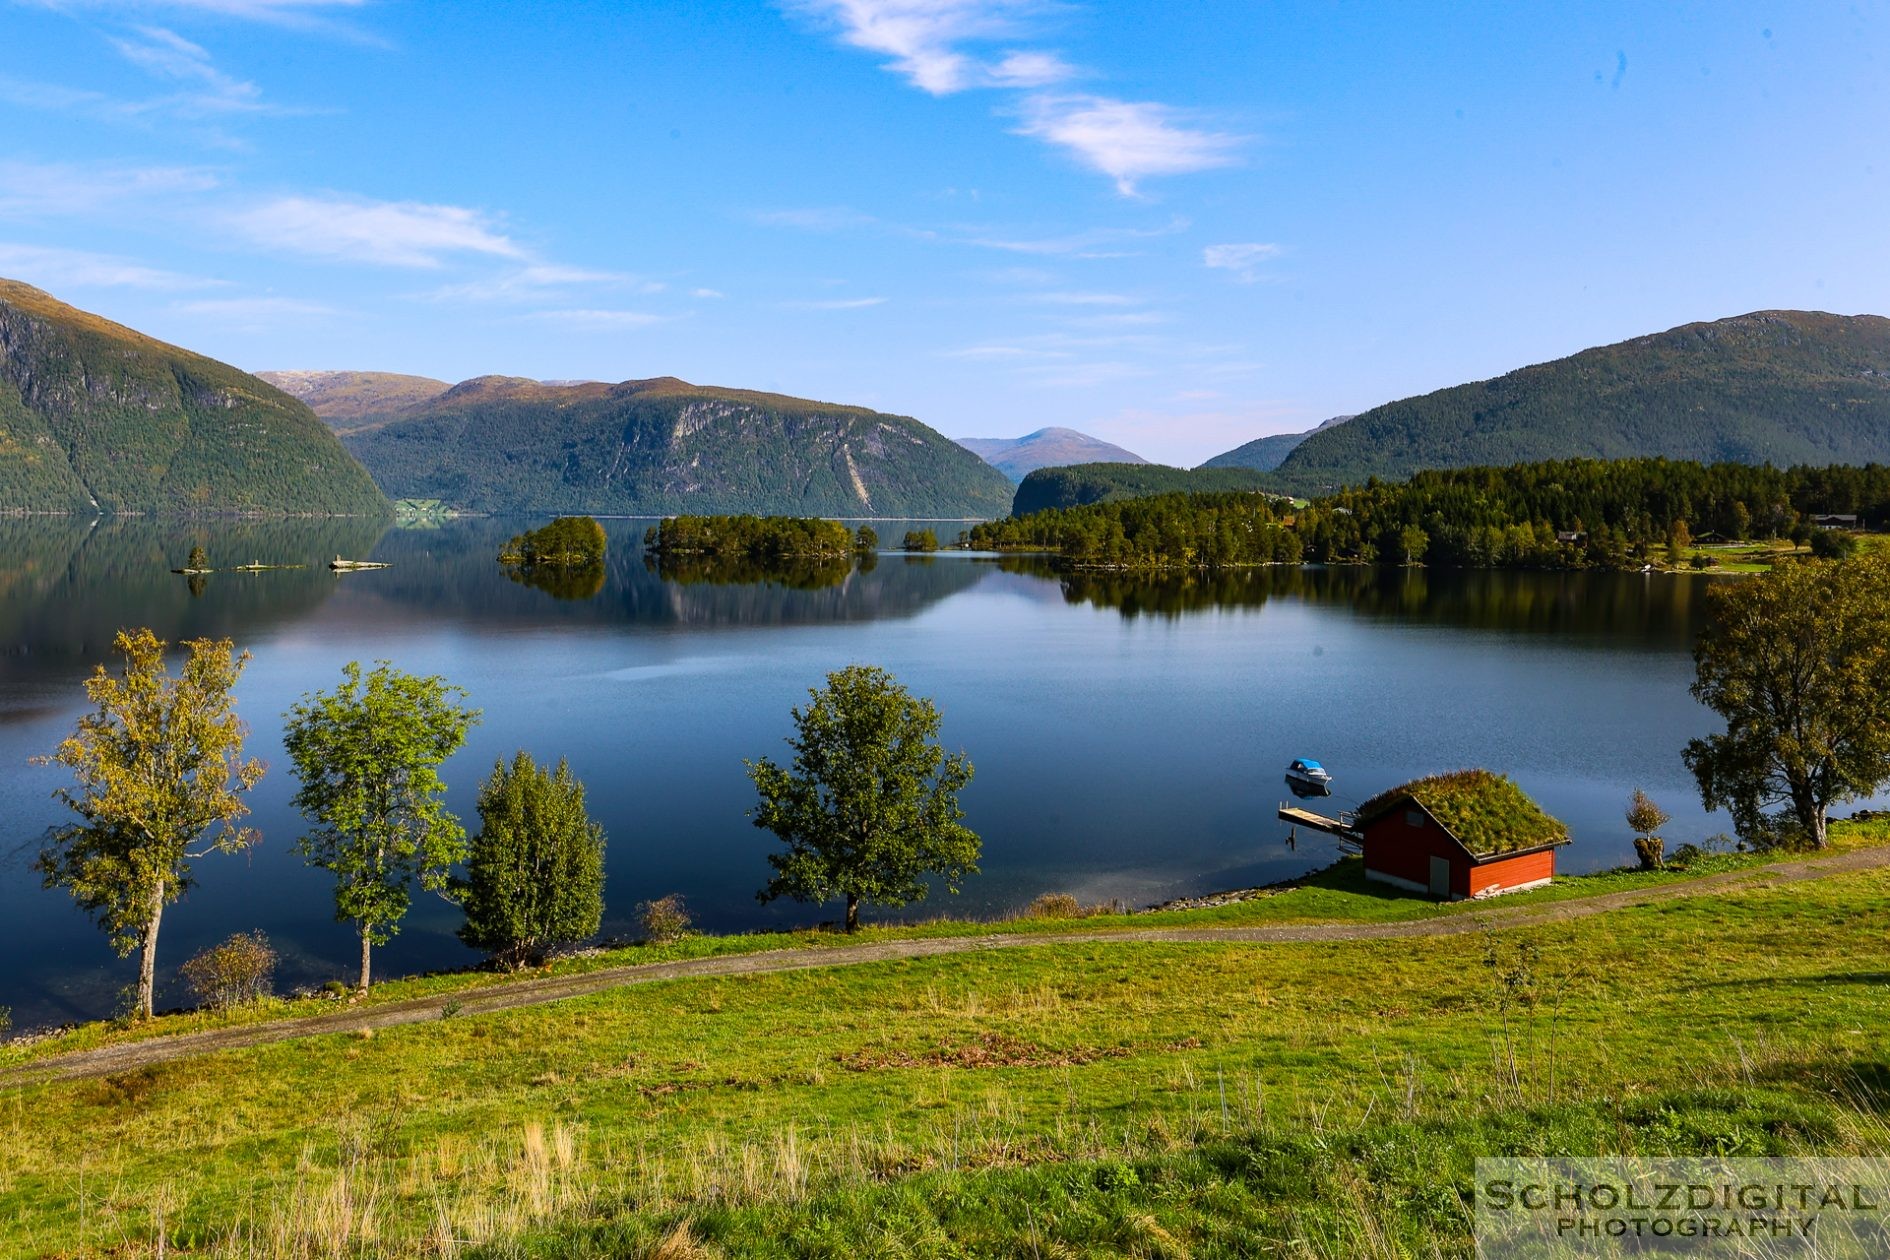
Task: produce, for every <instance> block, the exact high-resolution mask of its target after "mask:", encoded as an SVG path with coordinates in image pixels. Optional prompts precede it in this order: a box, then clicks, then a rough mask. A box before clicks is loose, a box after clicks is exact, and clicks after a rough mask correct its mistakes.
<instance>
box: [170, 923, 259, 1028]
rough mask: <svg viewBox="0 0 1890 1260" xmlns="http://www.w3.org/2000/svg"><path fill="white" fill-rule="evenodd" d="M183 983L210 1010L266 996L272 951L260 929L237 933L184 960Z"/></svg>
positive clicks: (227, 1007)
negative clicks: (186, 960)
mask: <svg viewBox="0 0 1890 1260" xmlns="http://www.w3.org/2000/svg"><path fill="white" fill-rule="evenodd" d="M179 970H180V971H182V972H183V975H184V983H186V984H188V985H189V986H190V991H191V992H192V993H195V994H196V995H197V999H198V1000H199V1001H200V1002H202V1003H204V1004H205V1005H206V1006H209V1007H210V1008H211V1009H212V1010H219V1011H225V1010H229V1009H230V1008H231V1007H233V1006H241V1005H244V1004H245V1003H249V1002H255V1001H259V1000H261V999H262V998H265V997H268V996H269V988H270V986H269V982H270V981H271V980H272V979H273V978H274V977H275V974H276V951H275V950H273V949H271V948H270V947H269V938H268V937H266V936H264V935H263V934H262V933H261V932H251V933H249V934H247V935H245V934H244V933H241V932H238V933H237V934H236V935H235V936H232V937H231V938H230V939H229V940H227V941H224V942H223V943H222V944H221V945H212V946H211V947H210V948H209V949H206V950H204V951H203V952H202V953H201V954H198V955H197V956H196V957H195V958H192V959H191V960H190V961H189V962H187V963H185V964H184V965H183V966H182V967H181V968H179Z"/></svg>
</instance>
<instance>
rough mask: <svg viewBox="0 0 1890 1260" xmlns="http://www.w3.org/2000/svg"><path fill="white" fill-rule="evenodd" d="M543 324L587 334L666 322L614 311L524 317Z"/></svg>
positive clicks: (656, 317)
mask: <svg viewBox="0 0 1890 1260" xmlns="http://www.w3.org/2000/svg"><path fill="white" fill-rule="evenodd" d="M526 318H527V319H530V320H535V321H537V322H539V323H544V324H561V325H563V326H564V327H566V328H575V329H579V330H582V331H588V332H604V331H610V330H613V329H624V328H648V327H650V326H651V325H653V324H662V323H666V322H668V320H669V319H670V318H671V317H670V316H667V315H653V314H651V313H650V312H648V311H614V310H559V311H533V312H532V313H531V314H530V315H527V316H526Z"/></svg>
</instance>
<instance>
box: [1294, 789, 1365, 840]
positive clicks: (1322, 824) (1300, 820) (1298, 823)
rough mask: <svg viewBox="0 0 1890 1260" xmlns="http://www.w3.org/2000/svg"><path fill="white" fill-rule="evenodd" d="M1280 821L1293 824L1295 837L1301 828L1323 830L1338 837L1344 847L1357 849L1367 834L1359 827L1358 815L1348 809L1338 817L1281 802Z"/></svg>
mask: <svg viewBox="0 0 1890 1260" xmlns="http://www.w3.org/2000/svg"><path fill="white" fill-rule="evenodd" d="M1280 821H1281V822H1285V823H1291V824H1292V825H1293V838H1294V839H1297V838H1298V834H1299V829H1300V828H1301V827H1305V828H1306V829H1307V830H1309V831H1323V832H1324V833H1326V834H1327V835H1329V836H1332V837H1334V838H1336V839H1337V840H1338V842H1339V847H1340V848H1342V849H1347V850H1352V851H1356V850H1357V849H1358V848H1359V847H1360V846H1361V845H1363V844H1364V843H1365V835H1364V833H1363V832H1361V831H1360V830H1359V829H1358V826H1357V823H1358V817H1357V815H1355V814H1352V813H1350V812H1347V811H1343V810H1342V811H1340V813H1339V816H1338V817H1337V818H1328V817H1326V816H1325V815H1324V814H1315V813H1313V811H1311V810H1310V809H1301V808H1300V807H1299V806H1297V805H1288V804H1286V803H1285V802H1284V801H1282V802H1281V803H1280Z"/></svg>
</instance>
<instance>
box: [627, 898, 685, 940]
mask: <svg viewBox="0 0 1890 1260" xmlns="http://www.w3.org/2000/svg"><path fill="white" fill-rule="evenodd" d="M637 918H638V919H639V920H641V921H642V923H643V939H644V941H645V942H647V943H648V944H651V945H664V944H667V943H668V942H670V941H679V940H681V939H682V938H683V937H685V936H687V935H689V922H690V920H689V911H688V909H687V908H686V907H685V906H684V905H683V899H682V894H681V893H670V894H668V895H667V896H663V897H658V898H657V899H656V900H655V901H646V902H643V903H642V904H641V905H639V906H638V907H637Z"/></svg>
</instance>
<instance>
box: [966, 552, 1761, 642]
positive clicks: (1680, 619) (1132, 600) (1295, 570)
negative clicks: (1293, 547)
mask: <svg viewBox="0 0 1890 1260" xmlns="http://www.w3.org/2000/svg"><path fill="white" fill-rule="evenodd" d="M998 563H999V565H1000V566H1001V567H1002V568H1003V569H1004V570H1005V571H1006V572H1009V573H1021V574H1029V575H1031V576H1035V577H1041V578H1045V579H1049V580H1054V581H1056V582H1058V583H1059V584H1060V585H1061V587H1062V590H1063V596H1064V598H1065V599H1066V600H1068V601H1069V602H1070V603H1072V604H1089V605H1093V606H1095V607H1097V608H1113V609H1116V610H1118V611H1119V612H1121V613H1122V615H1123V616H1124V617H1130V618H1133V617H1164V618H1171V619H1173V618H1180V617H1184V616H1187V615H1189V614H1192V613H1202V612H1208V611H1213V610H1217V609H1230V608H1260V607H1263V606H1264V605H1265V604H1266V603H1267V602H1268V601H1269V600H1274V599H1280V598H1290V599H1294V600H1298V601H1301V602H1305V603H1310V604H1323V605H1334V606H1341V607H1345V608H1348V609H1350V610H1351V611H1352V612H1354V613H1356V614H1358V615H1359V616H1362V617H1369V618H1372V619H1375V620H1385V621H1417V622H1425V623H1429V624H1433V625H1448V626H1460V627H1464V628H1468V629H1480V630H1505V631H1526V632H1534V633H1549V634H1564V635H1574V636H1577V637H1589V638H1605V639H1610V640H1612V639H1615V638H1617V637H1618V636H1620V635H1623V634H1627V635H1631V636H1634V637H1636V638H1640V639H1644V640H1647V641H1653V642H1686V643H1689V644H1690V643H1691V642H1692V639H1693V636H1694V635H1695V633H1696V632H1697V629H1698V625H1699V621H1700V618H1701V616H1703V615H1704V605H1705V592H1706V589H1707V587H1708V586H1709V585H1710V584H1711V583H1712V582H1714V581H1721V580H1726V579H1716V578H1710V577H1704V576H1701V575H1696V574H1639V573H1601V572H1595V573H1565V572H1555V573H1518V572H1514V571H1465V570H1458V569H1399V568H1378V567H1366V566H1362V565H1338V566H1330V567H1328V566H1323V565H1305V566H1299V565H1294V566H1284V565H1282V566H1272V567H1266V568H1254V569H1234V570H1228V571H1225V572H1219V573H1157V574H1146V573H1109V572H1075V573H1071V572H1065V571H1063V570H1060V569H1058V568H1057V567H1055V566H1054V565H1053V564H1051V562H1050V561H1049V560H1048V559H1047V558H1046V557H1041V556H1006V557H1004V558H1003V559H1002V560H1000V561H999V562H998Z"/></svg>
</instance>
